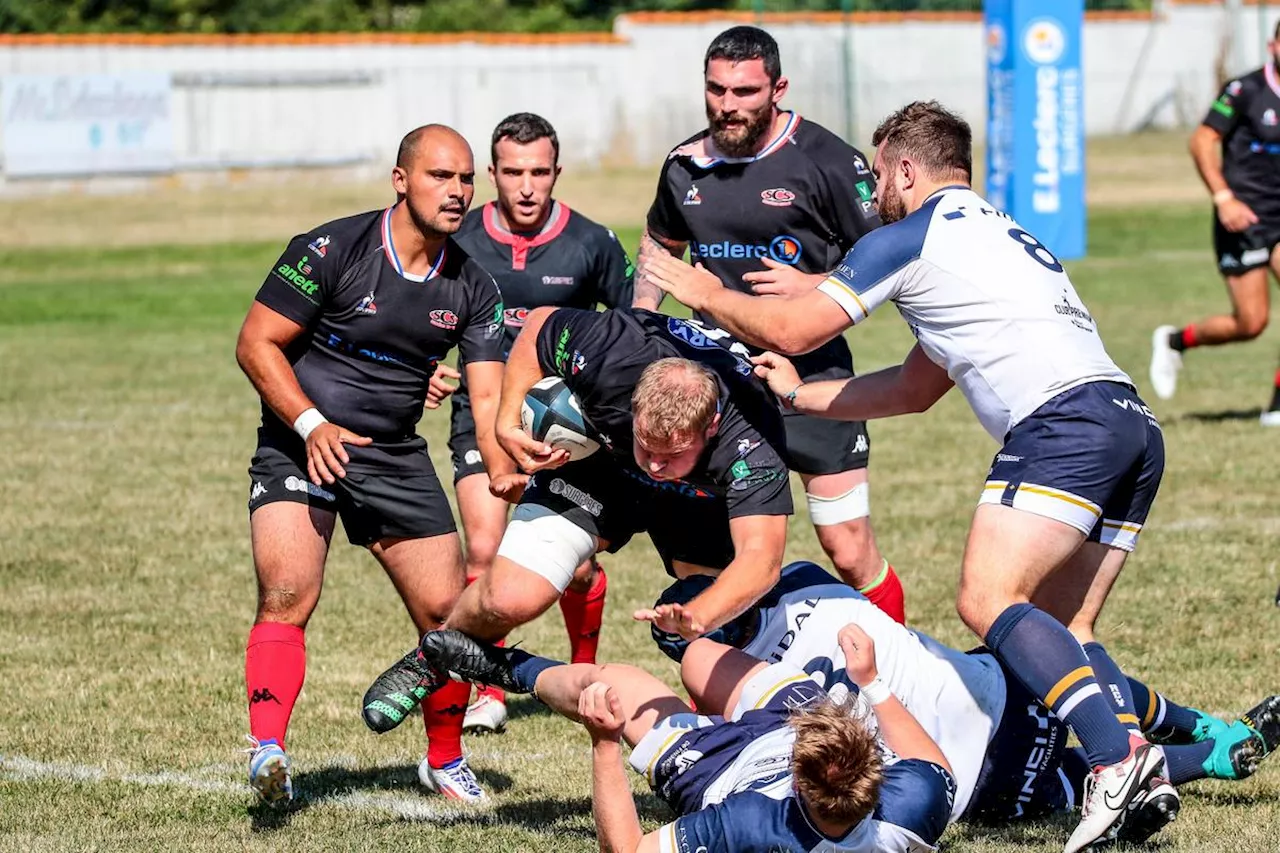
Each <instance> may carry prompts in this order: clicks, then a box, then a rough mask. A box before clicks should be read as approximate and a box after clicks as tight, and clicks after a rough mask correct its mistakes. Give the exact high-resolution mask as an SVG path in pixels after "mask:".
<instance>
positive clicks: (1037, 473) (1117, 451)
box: [979, 382, 1164, 551]
mask: <svg viewBox="0 0 1280 853" xmlns="http://www.w3.org/2000/svg"><path fill="white" fill-rule="evenodd" d="M1163 474H1164V437H1163V435H1162V434H1161V432H1160V424H1159V423H1157V421H1156V418H1155V415H1153V414H1152V413H1151V410H1150V409H1148V408H1147V406H1146V404H1145V403H1143V402H1142V400H1141V398H1139V397H1138V395H1137V394H1136V393H1135V392H1134V390H1133V389H1132V388H1130V387H1129V386H1127V385H1121V384H1120V383H1117V382H1091V383H1089V384H1087V385H1080V386H1078V387H1076V388H1072V389H1071V390H1069V391H1064V392H1062V393H1061V394H1059V395H1058V396H1056V397H1054V398H1052V399H1051V400H1049V401H1048V402H1046V403H1045V404H1043V405H1042V406H1040V408H1038V409H1036V410H1035V411H1034V412H1032V413H1031V414H1030V415H1029V416H1027V417H1026V418H1025V419H1023V420H1022V421H1021V422H1019V423H1018V424H1017V425H1016V426H1015V427H1014V428H1013V429H1011V430H1010V431H1009V434H1008V435H1007V436H1005V442H1004V447H1002V448H1000V452H999V453H997V454H996V458H995V460H994V461H993V462H992V463H991V471H990V472H989V473H988V474H987V483H986V486H985V488H984V489H983V492H982V498H981V499H980V501H979V503H984V504H985V503H991V504H1004V505H1005V506H1010V507H1013V508H1014V509H1020V510H1025V511H1026V512H1032V513H1035V514H1037V515H1043V516H1045V517H1047V518H1052V519H1055V520H1057V521H1061V522H1063V523H1064V524H1069V525H1071V526H1072V527H1074V528H1076V529H1077V530H1079V531H1080V532H1081V533H1084V534H1085V535H1086V536H1088V538H1089V540H1090V541H1092V542H1101V543H1102V544H1104V545H1110V546H1112V547H1114V548H1119V549H1121V550H1124V551H1132V550H1133V549H1134V546H1135V545H1136V544H1137V542H1138V534H1139V533H1141V532H1142V525H1143V524H1144V523H1145V522H1146V520H1147V515H1148V514H1149V513H1150V512H1151V504H1152V503H1153V502H1154V501H1155V498H1156V491H1157V490H1158V489H1159V488H1160V478H1161V476H1162V475H1163Z"/></svg>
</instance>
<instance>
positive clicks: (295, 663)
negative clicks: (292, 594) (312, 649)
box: [244, 622, 307, 748]
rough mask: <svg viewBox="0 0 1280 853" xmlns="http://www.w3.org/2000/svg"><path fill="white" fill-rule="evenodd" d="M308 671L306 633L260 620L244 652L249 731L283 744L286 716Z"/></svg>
mask: <svg viewBox="0 0 1280 853" xmlns="http://www.w3.org/2000/svg"><path fill="white" fill-rule="evenodd" d="M306 674H307V642H306V633H305V632H304V631H303V629H301V628H299V627H298V626H296V625H288V624H286V623H284V622H259V623H258V624H257V625H254V626H253V629H252V630H250V631H249V643H248V645H247V646H246V647H245V651H244V684H245V692H246V696H247V698H248V700H249V733H250V734H251V735H253V736H254V737H255V738H257V739H258V741H259V742H262V741H264V740H274V741H275V742H276V743H278V744H280V746H281V748H283V747H284V735H285V732H286V731H287V730H288V729H289V715H290V714H292V713H293V705H294V703H295V702H297V701H298V693H300V692H301V691H302V681H303V679H304V678H305V677H306Z"/></svg>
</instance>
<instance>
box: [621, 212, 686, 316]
mask: <svg viewBox="0 0 1280 853" xmlns="http://www.w3.org/2000/svg"><path fill="white" fill-rule="evenodd" d="M687 248H688V244H687V243H681V242H680V241H678V240H669V239H667V238H666V237H659V236H657V235H655V234H654V233H653V232H652V231H650V230H649V229H648V228H646V229H645V230H644V233H643V234H641V235H640V249H639V251H638V252H637V253H636V272H635V284H634V295H633V296H632V297H631V307H632V308H643V309H644V310H646V311H657V310H658V306H660V305H661V304H662V297H663V295H664V294H663V292H662V288H661V287H659V286H658V285H657V283H656V282H655V281H653V279H652V278H651V277H650V276H649V268H650V267H652V266H653V262H654V259H656V258H675V259H676V260H677V261H679V260H680V259H681V258H683V257H684V252H685V249H687Z"/></svg>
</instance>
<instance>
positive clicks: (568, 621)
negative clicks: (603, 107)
mask: <svg viewBox="0 0 1280 853" xmlns="http://www.w3.org/2000/svg"><path fill="white" fill-rule="evenodd" d="M489 152H490V155H491V162H490V165H489V181H490V182H491V183H492V184H493V186H494V188H495V189H496V190H497V193H498V197H497V199H496V200H495V201H491V202H489V203H488V204H486V205H484V206H483V207H481V208H480V209H479V210H473V211H472V212H471V213H469V214H468V215H467V218H466V220H465V221H464V222H463V223H462V228H461V230H459V231H458V233H457V235H456V236H455V237H454V239H455V240H456V241H457V243H458V245H459V246H461V247H462V248H463V250H464V251H466V252H467V254H469V255H471V257H472V258H474V259H475V260H476V262H477V263H479V264H480V266H482V267H484V268H485V269H486V270H487V271H488V272H489V273H490V274H492V275H493V277H494V279H495V280H496V281H497V282H498V288H499V289H500V290H501V291H502V302H503V312H502V324H503V328H504V329H505V332H504V335H503V348H502V353H503V356H504V357H505V356H506V354H507V353H508V352H510V351H511V345H512V344H513V343H515V339H516V335H517V334H519V333H520V329H521V328H523V326H524V323H525V319H526V318H527V317H528V315H529V312H530V311H532V310H533V309H534V308H538V307H539V306H542V305H555V306H560V307H565V306H567V307H572V308H595V307H596V304H597V303H599V304H601V305H604V306H606V307H610V308H617V307H625V306H630V304H631V277H632V272H633V269H632V266H631V261H630V260H628V258H627V253H626V252H625V251H624V250H623V248H622V246H621V245H620V244H619V243H618V240H617V238H616V237H615V236H614V234H613V232H612V231H610V230H608V229H607V228H605V227H604V226H603V225H598V224H596V223H595V222H592V221H591V220H590V219H588V218H586V217H585V216H583V215H582V214H581V213H579V212H577V211H576V210H570V209H569V208H568V206H566V205H565V204H563V203H562V202H559V201H556V200H555V198H554V197H553V196H552V193H553V192H554V190H555V186H556V179H557V178H558V177H559V176H560V168H561V167H560V162H559V161H560V142H559V139H558V138H557V137H556V132H555V129H554V128H553V127H552V126H551V124H550V123H549V122H547V120H546V119H544V118H542V117H541V116H536V115H533V114H532V113H516V114H515V115H512V116H507V117H506V118H505V119H503V120H502V121H501V122H499V123H498V126H497V127H496V128H495V129H494V131H493V137H492V140H491V142H490V148H489ZM459 367H460V368H463V369H465V366H464V364H463V363H460V364H459ZM442 377H443V378H461V380H462V381H461V383H460V384H459V385H458V387H457V389H456V393H454V390H455V389H454V388H453V387H452V386H451V385H449V384H448V383H447V382H445V381H443V378H442ZM432 389H433V391H434V392H436V393H433V394H428V396H427V408H435V407H436V406H439V405H440V401H441V400H442V399H443V398H444V397H447V396H448V395H449V394H453V401H452V402H453V406H452V412H451V416H450V420H449V451H450V453H451V454H452V457H453V484H454V491H455V493H456V494H457V498H458V514H459V515H460V516H461V518H462V529H463V532H464V533H465V534H466V535H465V542H464V544H465V547H466V564H467V583H469V584H470V583H474V582H475V581H476V579H478V578H479V577H480V576H481V575H483V574H484V573H485V572H487V571H488V570H489V566H490V565H492V563H493V560H494V557H495V556H496V555H497V551H498V543H499V542H500V541H501V539H502V531H503V530H504V529H505V528H506V525H507V511H508V510H509V509H510V507H511V504H510V503H508V502H507V501H505V500H503V499H501V498H499V497H496V496H495V495H493V494H492V493H491V492H490V491H489V475H488V472H487V471H486V470H485V467H484V463H483V461H482V458H481V453H480V446H479V444H478V443H477V440H476V438H477V436H476V418H475V414H474V413H473V412H472V409H471V395H470V394H469V393H468V391H467V382H466V377H465V376H461V375H460V374H459V372H458V371H456V370H454V369H452V368H450V367H448V366H447V365H441V366H440V367H439V368H437V370H436V378H435V379H434V380H433V382H432ZM607 585H608V580H607V578H606V576H605V574H604V571H603V570H602V569H601V568H600V567H599V565H598V564H597V563H596V561H595V560H594V559H591V560H587V561H586V562H585V563H583V564H582V565H581V566H579V567H578V570H577V572H576V573H575V575H574V579H573V580H572V581H571V582H570V583H569V586H568V587H567V588H566V589H565V591H564V595H562V596H561V598H560V610H561V612H562V613H563V614H564V621H565V626H566V627H567V628H568V631H569V643H570V657H571V658H572V660H573V661H574V662H575V663H579V662H580V663H590V662H592V661H594V660H595V656H596V647H597V644H598V643H599V638H600V623H601V620H602V618H603V614H604V600H605V593H606V590H607V588H608V586H607ZM506 720H507V710H506V705H505V704H504V702H503V697H502V691H500V690H497V689H496V688H494V689H490V690H486V691H483V692H481V693H480V694H479V695H478V696H477V698H476V701H475V702H474V703H473V704H472V705H471V706H469V707H468V708H467V715H466V717H465V719H464V720H463V728H464V730H480V731H500V730H501V729H502V727H503V726H504V725H505V724H506Z"/></svg>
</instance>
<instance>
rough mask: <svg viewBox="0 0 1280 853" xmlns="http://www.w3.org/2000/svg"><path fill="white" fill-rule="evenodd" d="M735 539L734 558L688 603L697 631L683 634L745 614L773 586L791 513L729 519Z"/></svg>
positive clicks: (688, 615)
mask: <svg viewBox="0 0 1280 853" xmlns="http://www.w3.org/2000/svg"><path fill="white" fill-rule="evenodd" d="M729 535H730V537H731V538H732V539H733V552H734V556H733V561H732V562H731V563H729V565H728V566H726V567H725V569H724V571H723V572H721V573H720V575H719V577H717V578H716V581H715V583H713V584H712V585H711V586H710V587H708V588H707V590H706V591H705V592H703V593H702V594H701V595H699V596H698V597H696V598H694V599H693V600H692V601H690V602H689V603H688V604H686V605H685V606H684V611H685V613H686V614H687V617H688V621H689V623H690V626H691V627H696V628H701V630H699V631H696V632H692V631H691V632H690V633H691V634H692V636H690V635H689V634H685V633H684V632H683V631H682V632H681V634H682V635H683V636H685V637H686V638H687V639H693V638H694V637H697V636H699V635H701V634H705V633H706V632H707V631H714V630H715V629H716V628H719V627H720V626H721V625H724V624H725V623H726V622H728V621H730V620H731V619H734V618H736V617H738V616H741V615H742V614H743V613H745V612H746V611H747V608H749V607H751V605H753V604H755V603H756V602H757V601H759V600H760V599H761V598H762V597H763V596H764V594H765V593H766V592H768V591H769V590H771V589H773V587H774V586H775V585H776V584H777V583H778V578H779V577H780V576H781V574H782V555H783V552H784V550H785V548H786V544H787V516H785V515H745V516H740V517H738V518H730V519H729Z"/></svg>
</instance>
